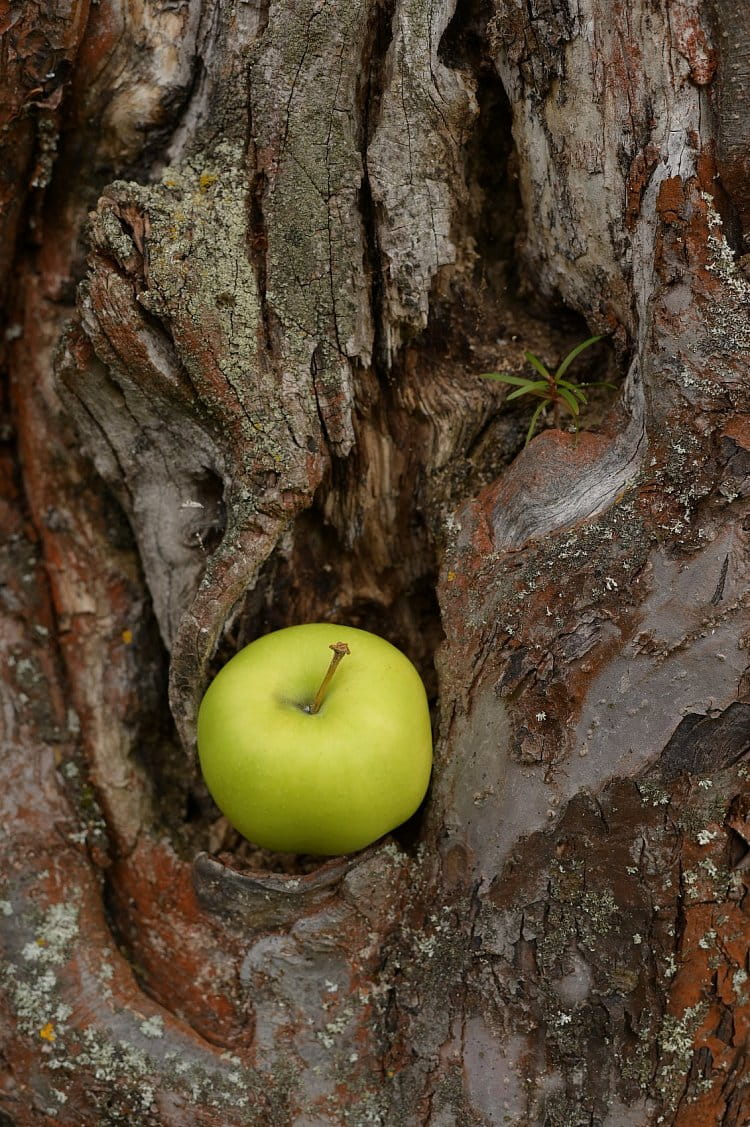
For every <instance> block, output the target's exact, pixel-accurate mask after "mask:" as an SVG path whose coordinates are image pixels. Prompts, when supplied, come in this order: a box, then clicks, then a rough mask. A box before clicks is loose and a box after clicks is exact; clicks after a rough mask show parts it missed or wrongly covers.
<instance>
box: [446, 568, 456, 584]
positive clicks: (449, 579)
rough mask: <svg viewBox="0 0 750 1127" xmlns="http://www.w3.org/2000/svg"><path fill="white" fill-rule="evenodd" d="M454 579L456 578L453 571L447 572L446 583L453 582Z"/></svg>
mask: <svg viewBox="0 0 750 1127" xmlns="http://www.w3.org/2000/svg"><path fill="white" fill-rule="evenodd" d="M455 578H456V573H455V571H449V572H448V575H447V579H448V582H449V583H452V582H453V581H454V579H455Z"/></svg>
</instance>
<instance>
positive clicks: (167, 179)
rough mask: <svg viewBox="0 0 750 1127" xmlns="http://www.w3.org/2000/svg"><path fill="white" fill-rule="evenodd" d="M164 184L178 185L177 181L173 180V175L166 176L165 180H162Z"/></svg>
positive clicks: (165, 185) (174, 186) (169, 185)
mask: <svg viewBox="0 0 750 1127" xmlns="http://www.w3.org/2000/svg"><path fill="white" fill-rule="evenodd" d="M162 184H163V185H164V187H165V188H176V187H177V181H176V180H173V179H172V178H171V177H165V178H164V180H162Z"/></svg>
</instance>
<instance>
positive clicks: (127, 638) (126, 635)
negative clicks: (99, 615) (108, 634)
mask: <svg viewBox="0 0 750 1127" xmlns="http://www.w3.org/2000/svg"><path fill="white" fill-rule="evenodd" d="M120 636H121V638H122V640H123V642H124V643H125V645H126V646H129V645H130V643H131V642H132V641H133V631H132V630H123V632H122V634H121V635H120Z"/></svg>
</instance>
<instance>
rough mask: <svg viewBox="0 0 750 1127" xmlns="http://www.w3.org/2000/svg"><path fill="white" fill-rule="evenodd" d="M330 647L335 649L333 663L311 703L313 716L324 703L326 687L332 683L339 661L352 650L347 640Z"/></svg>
mask: <svg viewBox="0 0 750 1127" xmlns="http://www.w3.org/2000/svg"><path fill="white" fill-rule="evenodd" d="M328 648H329V650H333V657H332V658H331V664H330V665H329V666H328V670H327V672H326V675H325V677H324V678H323V680H322V681H321V682H320V688H319V689H318V691H317V693H316V694H315V700H314V701H313V702H312V704H311V705H310V715H311V716H314V715H315V713H316V712H318V711H319V709H320V706H321V704H322V703H323V697H324V696H325V693H326V689H327V688H328V686H329V685H330V683H331V678H332V677H333V675H334V673H335V672H336V670H337V669H338V666H339V662H340V661H341V659H342V658H344V657H346V655H347V654H350V653H351V652H352V651H351V650H350V649H349V647H348V646H347V644H346V642H334V643H333V644H332V645H330V646H329V647H328Z"/></svg>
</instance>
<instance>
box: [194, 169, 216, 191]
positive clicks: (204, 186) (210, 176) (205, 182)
mask: <svg viewBox="0 0 750 1127" xmlns="http://www.w3.org/2000/svg"><path fill="white" fill-rule="evenodd" d="M218 179H219V177H218V176H216V175H215V174H214V173H213V172H202V173H201V178H200V180H199V181H198V183H199V185H200V190H201V191H202V192H207V191H208V189H209V188H210V187H211V185H212V184H215V183H216V181H217V180H218Z"/></svg>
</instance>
